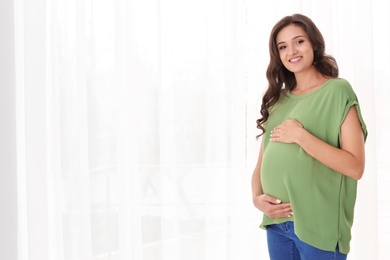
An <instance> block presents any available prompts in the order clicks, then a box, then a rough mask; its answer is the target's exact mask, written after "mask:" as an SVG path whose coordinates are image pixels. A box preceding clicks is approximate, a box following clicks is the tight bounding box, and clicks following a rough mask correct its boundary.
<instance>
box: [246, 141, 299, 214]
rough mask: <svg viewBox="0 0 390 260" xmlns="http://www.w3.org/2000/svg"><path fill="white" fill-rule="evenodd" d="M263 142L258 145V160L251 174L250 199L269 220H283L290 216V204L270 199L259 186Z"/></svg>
mask: <svg viewBox="0 0 390 260" xmlns="http://www.w3.org/2000/svg"><path fill="white" fill-rule="evenodd" d="M263 142H264V141H262V142H261V145H260V152H259V158H258V160H257V164H256V167H255V169H254V171H253V174H252V199H253V204H254V205H255V207H256V208H257V209H259V210H260V211H262V212H263V213H264V214H266V215H267V216H269V217H270V218H285V217H289V216H291V215H292V214H293V213H292V209H291V205H290V203H281V200H280V199H277V198H274V197H271V196H269V195H267V194H264V193H263V188H262V185H261V178H260V169H261V162H262V159H263V149H262V147H263Z"/></svg>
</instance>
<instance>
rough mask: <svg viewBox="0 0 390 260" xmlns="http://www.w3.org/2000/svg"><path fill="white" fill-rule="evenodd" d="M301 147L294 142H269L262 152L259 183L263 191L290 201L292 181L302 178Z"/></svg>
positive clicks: (292, 187)
mask: <svg viewBox="0 0 390 260" xmlns="http://www.w3.org/2000/svg"><path fill="white" fill-rule="evenodd" d="M302 152H303V151H302V149H301V148H300V147H299V146H298V145H296V144H282V143H270V144H269V145H268V146H267V149H266V150H265V151H264V153H263V160H262V166H261V184H262V187H263V191H264V193H266V194H268V195H270V196H273V197H276V198H279V199H281V200H282V201H283V202H289V201H290V196H289V194H290V192H292V191H293V190H294V182H296V181H297V179H300V178H302V174H304V172H305V171H304V170H303V169H302V167H303V166H304V165H303V162H302V160H301V159H300V157H301V156H302Z"/></svg>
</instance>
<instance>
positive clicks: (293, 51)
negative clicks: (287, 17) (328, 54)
mask: <svg viewBox="0 0 390 260" xmlns="http://www.w3.org/2000/svg"><path fill="white" fill-rule="evenodd" d="M276 44H277V48H278V50H279V57H280V60H281V61H282V63H283V65H284V66H285V67H286V69H288V70H289V71H291V72H293V73H294V74H296V73H304V72H307V71H308V70H309V69H311V68H312V65H313V61H314V50H313V47H312V44H311V43H310V40H309V38H308V36H307V34H306V32H305V31H304V30H303V29H302V28H301V27H300V26H298V25H295V24H290V25H288V26H286V27H284V28H283V29H282V30H280V32H279V33H278V34H277V36H276Z"/></svg>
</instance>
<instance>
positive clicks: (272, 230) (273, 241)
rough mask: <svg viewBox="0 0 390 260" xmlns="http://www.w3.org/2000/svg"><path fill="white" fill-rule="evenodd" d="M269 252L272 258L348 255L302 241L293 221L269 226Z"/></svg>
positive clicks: (332, 259) (341, 259) (340, 259)
mask: <svg viewBox="0 0 390 260" xmlns="http://www.w3.org/2000/svg"><path fill="white" fill-rule="evenodd" d="M267 242H268V252H269V256H270V258H271V260H290V259H291V260H296V259H301V260H313V259H315V260H345V259H347V255H345V254H342V253H340V252H339V250H338V247H336V248H335V252H332V251H324V250H321V249H318V248H316V247H313V246H311V245H308V244H306V243H304V242H302V241H301V240H300V239H299V238H298V237H297V236H296V235H295V231H294V223H293V222H292V221H289V222H284V223H281V224H275V225H269V226H267Z"/></svg>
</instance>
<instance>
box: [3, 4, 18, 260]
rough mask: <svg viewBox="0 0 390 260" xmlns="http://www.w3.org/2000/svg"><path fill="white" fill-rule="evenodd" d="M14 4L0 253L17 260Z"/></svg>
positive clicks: (8, 12) (8, 39)
mask: <svg viewBox="0 0 390 260" xmlns="http://www.w3.org/2000/svg"><path fill="white" fill-rule="evenodd" d="M13 5H14V1H12V0H3V1H2V2H1V8H0V39H1V41H0V59H1V60H0V89H1V91H0V124H1V125H0V252H1V259H9V260H13V259H17V257H18V240H17V229H18V226H17V216H18V215H17V183H16V179H17V175H16V120H15V118H16V117H15V113H16V111H15V47H14V46H15V45H14V6H13Z"/></svg>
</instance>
